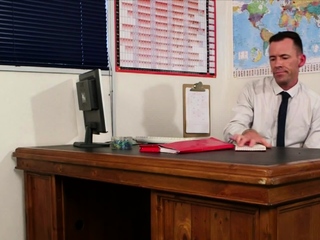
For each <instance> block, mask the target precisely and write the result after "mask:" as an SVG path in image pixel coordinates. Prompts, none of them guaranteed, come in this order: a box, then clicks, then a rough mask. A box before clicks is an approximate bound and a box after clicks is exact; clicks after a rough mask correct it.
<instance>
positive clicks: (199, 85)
mask: <svg viewBox="0 0 320 240" xmlns="http://www.w3.org/2000/svg"><path fill="white" fill-rule="evenodd" d="M190 91H196V92H204V91H205V88H204V86H203V84H202V82H198V83H195V84H193V87H192V88H191V89H190Z"/></svg>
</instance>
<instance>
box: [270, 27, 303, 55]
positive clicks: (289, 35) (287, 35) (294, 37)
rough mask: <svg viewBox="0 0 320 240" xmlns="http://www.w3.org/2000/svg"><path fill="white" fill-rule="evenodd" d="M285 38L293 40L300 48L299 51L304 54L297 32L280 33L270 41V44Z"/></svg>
mask: <svg viewBox="0 0 320 240" xmlns="http://www.w3.org/2000/svg"><path fill="white" fill-rule="evenodd" d="M285 38H290V39H292V41H293V44H294V45H295V46H296V47H297V48H298V50H300V51H301V53H303V46H302V41H301V38H300V36H299V34H298V33H296V32H292V31H284V32H278V33H276V34H274V35H273V36H272V37H271V38H270V39H269V44H270V43H272V42H279V41H281V40H283V39H285Z"/></svg>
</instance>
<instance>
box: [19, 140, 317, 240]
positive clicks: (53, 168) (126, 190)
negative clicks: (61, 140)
mask: <svg viewBox="0 0 320 240" xmlns="http://www.w3.org/2000/svg"><path fill="white" fill-rule="evenodd" d="M14 156H15V157H16V158H17V167H16V168H17V169H21V170H24V176H25V198H26V223H27V225H26V226H27V236H28V239H29V240H61V239H62V240H65V239H67V240H69V239H71V240H75V239H76V240H79V239H80V240H81V239H86V240H87V239H93V240H100V239H112V240H117V239H125V240H128V239H137V240H144V239H146V240H147V239H152V240H176V239H185V240H189V239H190V240H191V239H192V240H195V239H199V240H205V239H214V240H253V239H255V240H289V239H290V240H319V239H320V228H319V226H320V150H318V149H281V148H273V149H270V150H267V152H234V151H233V150H224V151H214V152H207V153H197V154H185V155H172V154H158V153H139V150H138V147H135V148H134V149H133V150H130V151H112V150H111V149H109V148H103V149H95V150H87V151H86V150H83V149H78V148H74V147H72V146H51V147H34V148H17V149H16V151H15V152H14Z"/></svg>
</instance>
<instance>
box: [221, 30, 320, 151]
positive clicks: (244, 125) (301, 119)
mask: <svg viewBox="0 0 320 240" xmlns="http://www.w3.org/2000/svg"><path fill="white" fill-rule="evenodd" d="M269 62H270V67H271V71H272V73H273V77H266V78H264V79H261V80H255V81H252V82H250V83H248V84H246V86H245V87H244V89H243V91H242V93H241V94H240V95H239V98H238V101H237V104H236V106H235V107H234V109H233V111H234V117H233V118H232V119H231V121H230V122H229V123H228V124H227V126H226V128H225V129H224V137H225V140H226V141H229V140H230V139H231V140H234V141H235V142H236V144H237V145H239V146H243V145H246V144H248V145H250V146H253V145H254V144H256V143H261V144H263V145H265V146H266V147H272V146H277V132H278V130H277V128H278V112H279V106H280V103H281V100H282V96H281V92H283V91H284V92H287V93H288V94H289V95H290V96H289V100H288V107H287V115H286V120H285V133H284V146H286V147H306V148H320V96H319V95H318V94H316V93H315V92H313V91H312V90H310V89H308V88H307V87H306V86H305V85H304V84H303V83H301V82H299V80H298V76H299V68H300V67H302V66H303V65H304V64H305V62H306V56H305V55H304V54H303V46H302V41H301V38H300V36H299V35H298V34H297V33H295V32H291V31H285V32H279V33H277V34H275V35H273V36H272V37H271V38H270V40H269Z"/></svg>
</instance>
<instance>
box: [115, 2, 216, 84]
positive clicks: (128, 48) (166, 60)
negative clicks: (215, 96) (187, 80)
mask: <svg viewBox="0 0 320 240" xmlns="http://www.w3.org/2000/svg"><path fill="white" fill-rule="evenodd" d="M114 2H115V45H116V47H115V52H116V53H115V62H116V63H115V66H116V68H115V70H116V71H117V72H130V73H147V74H162V75H178V76H194V77H209V78H214V77H216V76H217V73H216V69H217V68H216V0H205V1H204V0H188V1H187V2H186V1H175V0H157V1H155V0H148V1H146V0H135V1H133V0H115V1H114ZM203 2H205V9H203V8H202V9H201V8H198V7H199V5H200V3H201V4H202V3H203ZM186 3H187V5H186ZM202 7H203V6H202ZM168 9H171V11H169V10H168ZM122 15H123V16H122ZM175 16H177V17H175ZM201 20H203V21H202V22H201ZM203 25H205V26H203ZM168 26H169V27H168ZM168 29H170V31H169V30H168ZM166 41H167V42H166ZM176 49H178V50H177V51H176ZM168 52H169V53H168ZM166 54H169V55H166ZM170 56H171V57H170Z"/></svg>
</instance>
